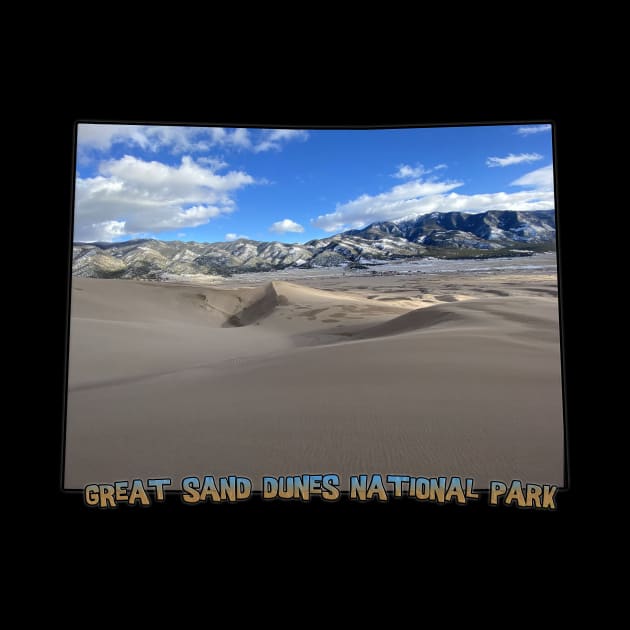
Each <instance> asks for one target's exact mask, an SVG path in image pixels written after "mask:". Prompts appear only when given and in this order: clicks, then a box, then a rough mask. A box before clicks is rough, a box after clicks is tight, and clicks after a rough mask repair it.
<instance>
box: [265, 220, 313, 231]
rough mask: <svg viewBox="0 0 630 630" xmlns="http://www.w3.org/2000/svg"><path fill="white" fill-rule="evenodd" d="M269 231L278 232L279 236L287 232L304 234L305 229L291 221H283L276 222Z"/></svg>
mask: <svg viewBox="0 0 630 630" xmlns="http://www.w3.org/2000/svg"><path fill="white" fill-rule="evenodd" d="M269 231H270V232H277V233H278V234H284V233H285V232H304V227H303V226H301V225H300V224H299V223H296V222H295V221H292V220H291V219H283V220H282V221H276V222H275V223H274V224H273V225H272V226H271V227H270V228H269Z"/></svg>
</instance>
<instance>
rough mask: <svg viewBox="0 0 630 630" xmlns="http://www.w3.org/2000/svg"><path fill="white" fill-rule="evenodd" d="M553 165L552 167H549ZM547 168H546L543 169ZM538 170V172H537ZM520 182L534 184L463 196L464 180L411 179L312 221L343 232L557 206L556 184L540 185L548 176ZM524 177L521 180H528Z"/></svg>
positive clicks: (533, 177)
mask: <svg viewBox="0 0 630 630" xmlns="http://www.w3.org/2000/svg"><path fill="white" fill-rule="evenodd" d="M547 168H550V167H547ZM539 170H541V171H542V170H544V169H539ZM536 172H537V171H534V173H536ZM529 175H532V177H531V178H530V181H523V182H521V183H519V184H517V182H518V181H519V180H517V182H513V184H514V185H523V186H528V187H530V186H531V187H533V188H534V190H523V191H519V192H514V193H506V192H496V193H487V194H475V195H463V194H458V193H455V192H452V191H453V190H454V189H455V188H458V187H460V186H462V185H463V183H462V182H437V181H421V180H417V181H411V182H406V183H404V184H400V185H399V186H394V187H393V188H392V189H391V190H389V191H387V192H384V193H381V194H379V195H374V196H371V195H361V196H360V197H358V198H356V199H354V200H352V201H349V202H347V203H344V204H338V205H337V207H336V209H335V211H334V212H332V213H329V214H325V215H321V216H318V217H317V218H316V219H313V220H312V221H311V223H312V224H313V225H314V226H315V227H318V228H321V229H322V230H324V231H326V232H333V233H334V232H341V231H344V230H348V229H352V228H354V229H357V228H362V227H365V226H366V225H368V224H370V223H374V222H375V221H393V220H395V219H400V218H403V217H409V218H412V217H416V216H420V215H423V214H429V213H431V212H453V211H459V212H469V213H477V212H486V211H487V210H518V211H522V210H550V209H552V208H553V207H554V196H553V187H551V188H548V187H546V186H542V187H541V186H540V184H542V183H543V181H546V180H545V177H547V176H545V175H543V176H540V175H537V176H534V175H533V173H530V174H529ZM526 177H527V176H523V178H521V179H525V178H526Z"/></svg>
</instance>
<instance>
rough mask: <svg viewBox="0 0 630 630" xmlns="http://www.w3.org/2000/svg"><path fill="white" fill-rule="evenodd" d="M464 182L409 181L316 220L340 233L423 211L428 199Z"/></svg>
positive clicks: (327, 228) (347, 204)
mask: <svg viewBox="0 0 630 630" xmlns="http://www.w3.org/2000/svg"><path fill="white" fill-rule="evenodd" d="M462 185H463V182H435V181H431V182H427V181H424V182H423V181H421V180H416V181H411V182H405V183H404V184H400V185H398V186H394V187H393V188H392V189H391V190H389V191H387V192H384V193H381V194H379V195H374V196H371V195H361V196H360V197H357V198H356V199H353V200H352V201H348V202H347V203H344V204H338V205H337V207H336V208H335V212H331V213H329V214H325V215H321V216H318V217H317V219H314V220H313V221H312V223H313V225H314V226H315V227H318V228H321V229H322V230H325V231H326V232H338V231H341V230H345V229H349V228H360V227H364V226H365V225H367V224H368V223H372V222H374V221H387V220H391V219H397V218H399V217H402V216H404V215H407V214H411V213H413V212H420V213H423V211H424V208H425V207H428V206H427V203H429V201H427V200H432V199H435V198H437V196H439V195H441V194H444V193H447V192H450V191H451V190H453V189H455V188H458V187H459V186H462ZM429 205H430V204H429ZM426 212H433V209H432V208H429V209H427V210H426Z"/></svg>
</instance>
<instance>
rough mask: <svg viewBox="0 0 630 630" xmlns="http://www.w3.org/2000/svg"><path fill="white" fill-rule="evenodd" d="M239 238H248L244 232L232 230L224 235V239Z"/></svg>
mask: <svg viewBox="0 0 630 630" xmlns="http://www.w3.org/2000/svg"><path fill="white" fill-rule="evenodd" d="M239 238H246V239H249V236H247V235H246V234H235V233H234V232H228V233H227V234H226V235H225V240H226V241H238V239H239Z"/></svg>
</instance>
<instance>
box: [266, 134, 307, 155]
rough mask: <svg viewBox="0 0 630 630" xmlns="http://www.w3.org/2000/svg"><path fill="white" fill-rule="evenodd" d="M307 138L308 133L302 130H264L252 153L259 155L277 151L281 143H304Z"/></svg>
mask: <svg viewBox="0 0 630 630" xmlns="http://www.w3.org/2000/svg"><path fill="white" fill-rule="evenodd" d="M307 138H308V132H307V131H305V130H303V129H265V130H264V131H263V137H262V140H261V141H260V142H259V143H258V144H256V145H255V146H254V152H255V153H261V152H263V151H270V150H272V149H273V150H275V151H279V150H280V149H281V147H282V143H283V142H290V141H291V140H301V141H304V140H306V139H307Z"/></svg>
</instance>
